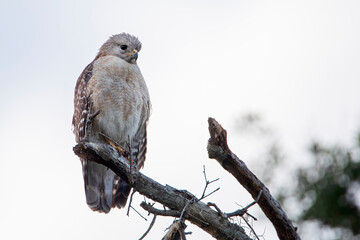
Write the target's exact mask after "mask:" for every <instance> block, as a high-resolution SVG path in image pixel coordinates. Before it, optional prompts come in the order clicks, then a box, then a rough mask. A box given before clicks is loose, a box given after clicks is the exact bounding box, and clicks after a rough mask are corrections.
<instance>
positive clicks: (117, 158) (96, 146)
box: [74, 142, 250, 240]
mask: <svg viewBox="0 0 360 240" xmlns="http://www.w3.org/2000/svg"><path fill="white" fill-rule="evenodd" d="M74 152H75V154H76V155H78V156H79V157H80V158H83V159H87V160H89V161H94V162H97V163H100V164H102V165H105V166H107V167H109V168H110V169H111V170H112V171H114V173H115V174H117V175H118V176H120V177H121V178H122V179H124V180H125V181H127V182H128V183H129V185H130V187H132V188H134V189H135V190H136V191H137V192H139V193H140V194H142V195H144V196H146V197H148V198H151V199H152V200H154V201H156V202H159V203H161V204H163V205H164V206H166V207H167V208H169V209H171V210H176V211H179V212H181V211H182V210H183V209H184V207H185V206H186V204H187V203H188V201H189V200H191V199H194V195H193V194H191V193H189V192H188V191H184V190H178V189H175V188H173V187H171V186H169V185H166V186H163V185H161V184H159V183H158V182H156V181H154V180H152V179H151V178H149V177H147V176H145V175H144V174H142V173H140V172H138V171H136V170H134V169H133V170H131V168H134V166H130V165H129V161H128V160H127V159H125V158H124V157H123V156H122V155H119V154H118V152H117V151H116V150H115V149H114V148H112V147H111V146H109V145H107V144H101V143H92V142H83V143H79V144H78V145H76V146H75V147H74ZM129 179H132V181H131V182H129ZM184 217H185V219H186V220H188V221H190V222H191V223H193V224H195V225H197V226H198V227H200V228H201V229H203V230H204V231H206V232H207V233H209V234H210V235H212V236H213V237H214V238H216V239H220V240H223V239H224V240H225V239H226V240H227V239H229V240H230V239H231V240H233V239H238V240H243V239H246V240H248V239H250V238H249V237H248V236H247V235H246V234H245V231H244V229H243V228H242V227H240V226H239V225H237V224H234V223H231V222H230V221H229V220H228V219H227V218H224V217H222V216H219V215H218V213H217V212H216V211H214V210H213V209H211V208H210V207H209V206H207V205H206V204H204V203H203V202H201V201H194V202H193V203H191V204H189V205H188V206H187V208H186V211H184ZM204 223H206V224H204Z"/></svg>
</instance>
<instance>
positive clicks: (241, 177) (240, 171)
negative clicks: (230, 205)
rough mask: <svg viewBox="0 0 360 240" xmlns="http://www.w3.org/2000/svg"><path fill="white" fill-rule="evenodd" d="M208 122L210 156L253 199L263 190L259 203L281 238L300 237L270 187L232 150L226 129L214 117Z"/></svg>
mask: <svg viewBox="0 0 360 240" xmlns="http://www.w3.org/2000/svg"><path fill="white" fill-rule="evenodd" d="M208 122H209V132H210V136H211V137H210V139H209V141H208V146H207V150H208V154H209V158H213V159H216V160H217V161H218V163H219V164H220V165H221V166H222V167H223V168H224V169H225V170H226V171H228V172H229V173H231V174H232V175H233V176H234V177H235V178H236V179H237V180H238V182H239V183H240V184H241V185H242V186H243V187H244V188H245V189H246V190H247V191H248V192H249V193H250V194H251V196H252V197H253V199H257V197H258V196H259V193H260V192H262V196H261V198H260V199H259V201H258V202H257V203H258V205H259V206H260V208H261V209H262V210H263V212H264V213H265V215H266V216H267V217H268V218H269V220H270V221H271V222H272V224H273V226H274V227H275V229H276V232H277V235H278V237H279V239H286V240H287V239H289V240H290V239H300V237H299V235H298V234H297V232H296V228H295V227H294V226H293V225H292V223H291V221H290V219H289V218H288V217H287V215H286V213H285V212H284V211H283V210H282V208H281V206H280V203H279V202H278V201H276V200H275V199H274V198H273V197H272V195H271V194H270V191H269V189H267V187H266V186H265V185H264V184H263V183H262V182H261V181H260V180H259V179H258V178H257V177H256V176H255V175H254V174H253V173H252V172H251V171H250V170H249V169H248V168H247V166H246V164H245V163H244V162H243V161H241V160H240V159H239V158H238V157H237V156H236V155H235V154H234V153H232V152H231V150H230V148H229V146H228V144H227V132H226V130H225V129H223V127H222V126H221V125H220V124H219V123H218V122H217V121H216V120H215V119H214V118H209V120H208Z"/></svg>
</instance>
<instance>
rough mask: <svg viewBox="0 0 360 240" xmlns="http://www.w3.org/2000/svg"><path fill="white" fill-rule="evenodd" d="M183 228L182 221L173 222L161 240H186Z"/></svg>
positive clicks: (184, 226) (184, 225)
mask: <svg viewBox="0 0 360 240" xmlns="http://www.w3.org/2000/svg"><path fill="white" fill-rule="evenodd" d="M185 228H186V224H185V223H184V222H182V221H179V220H176V221H174V222H173V223H172V224H171V225H170V226H169V227H168V228H167V229H169V230H168V231H167V233H166V234H165V236H164V237H163V238H162V240H174V239H180V240H186V237H185Z"/></svg>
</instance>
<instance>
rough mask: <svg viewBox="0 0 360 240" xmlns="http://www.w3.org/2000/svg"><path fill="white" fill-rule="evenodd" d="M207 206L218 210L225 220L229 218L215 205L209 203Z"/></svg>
mask: <svg viewBox="0 0 360 240" xmlns="http://www.w3.org/2000/svg"><path fill="white" fill-rule="evenodd" d="M207 205H208V206H209V207H214V208H215V209H216V211H217V212H218V213H219V215H220V216H222V217H225V218H226V217H227V216H226V215H225V214H224V213H223V212H222V211H221V210H220V208H219V207H218V206H217V205H216V204H215V203H212V202H208V203H207Z"/></svg>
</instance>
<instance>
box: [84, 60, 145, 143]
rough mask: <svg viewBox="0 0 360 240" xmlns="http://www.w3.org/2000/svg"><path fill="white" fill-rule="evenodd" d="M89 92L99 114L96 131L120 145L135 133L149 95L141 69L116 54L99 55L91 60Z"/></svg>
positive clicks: (95, 123)
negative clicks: (91, 70)
mask: <svg viewBox="0 0 360 240" xmlns="http://www.w3.org/2000/svg"><path fill="white" fill-rule="evenodd" d="M88 93H89V94H91V100H92V101H93V103H94V111H95V112H96V111H99V115H98V116H97V117H96V119H95V121H94V123H93V124H94V125H95V127H96V128H97V129H98V131H99V132H101V133H102V134H105V135H106V136H108V137H110V138H111V139H113V140H115V141H116V142H117V143H119V144H121V145H122V144H124V143H125V142H127V141H128V139H129V138H130V139H132V137H133V136H134V135H135V134H136V132H137V130H138V128H139V125H140V124H141V121H142V120H141V116H142V111H143V109H144V106H145V105H146V104H147V102H146V101H148V99H149V94H148V91H147V87H146V84H145V81H144V79H143V77H142V74H141V72H140V69H139V68H138V66H137V65H136V64H129V63H128V62H126V61H123V60H122V59H120V58H118V57H102V58H99V59H98V60H97V61H96V62H95V63H94V70H93V76H92V78H91V79H90V81H89V85H88Z"/></svg>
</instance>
